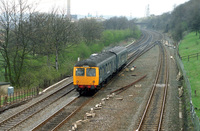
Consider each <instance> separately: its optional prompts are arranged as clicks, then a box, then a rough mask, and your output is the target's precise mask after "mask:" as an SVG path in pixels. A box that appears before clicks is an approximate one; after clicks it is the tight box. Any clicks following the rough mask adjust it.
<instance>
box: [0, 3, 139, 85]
mask: <svg viewBox="0 0 200 131" xmlns="http://www.w3.org/2000/svg"><path fill="white" fill-rule="evenodd" d="M0 12H1V14H0V54H1V55H0V57H1V63H2V64H1V65H0V66H1V69H0V72H3V74H0V75H3V76H4V81H6V82H11V84H12V85H14V86H16V87H20V86H25V85H26V86H30V85H31V84H33V81H32V80H31V79H33V78H34V77H36V75H35V74H36V73H35V74H33V73H31V71H34V70H42V69H43V68H45V69H44V70H53V71H54V74H59V73H61V72H62V71H63V70H67V69H63V68H65V66H64V65H62V63H64V62H65V63H69V59H70V58H71V57H68V56H67V55H66V54H67V53H68V55H69V53H70V52H72V51H71V49H74V47H75V48H76V47H78V46H82V45H81V43H85V45H87V46H94V45H95V44H100V43H104V42H108V36H109V35H108V34H109V33H111V31H112V30H127V31H126V32H129V33H128V34H127V35H126V37H134V36H135V38H138V37H139V34H138V33H136V31H138V29H137V27H136V26H135V24H134V21H129V20H128V19H127V18H126V17H113V18H110V19H108V20H106V21H104V22H98V21H97V20H95V19H86V18H84V19H81V20H79V21H76V22H71V20H70V19H68V18H67V16H66V14H65V11H62V10H59V9H53V10H52V11H51V12H50V13H40V12H36V11H35V7H34V6H32V5H30V4H28V1H27V0H18V1H17V2H15V0H13V1H11V0H0ZM109 31H110V32H109ZM105 32H107V33H105ZM111 35H113V34H112V33H111ZM119 36H120V35H119ZM112 38H114V36H113V37H112ZM124 38H125V37H124ZM109 42H112V41H109ZM109 42H108V43H109ZM94 43H95V44H94ZM85 45H84V46H85ZM85 52H87V50H85ZM73 55H74V56H75V55H76V54H73ZM60 68H62V70H61V69H60ZM59 71H60V72H59ZM39 73H41V72H39ZM43 73H44V74H40V76H41V78H42V76H43V75H45V73H47V71H46V72H45V71H44V72H43ZM51 75H52V74H51ZM37 76H39V75H37ZM44 79H48V78H44ZM27 83H29V84H28V85H27Z"/></svg>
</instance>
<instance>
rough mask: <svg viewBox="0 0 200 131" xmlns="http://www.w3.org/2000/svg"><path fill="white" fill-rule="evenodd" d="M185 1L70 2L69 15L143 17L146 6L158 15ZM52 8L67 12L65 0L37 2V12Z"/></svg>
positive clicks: (100, 0)
mask: <svg viewBox="0 0 200 131" xmlns="http://www.w3.org/2000/svg"><path fill="white" fill-rule="evenodd" d="M29 1H35V0H29ZM186 1H188V0H71V14H78V15H87V14H88V13H90V14H92V15H93V16H96V15H115V16H130V15H132V17H144V16H145V14H146V12H145V10H146V8H147V5H148V4H149V10H150V14H155V15H160V14H162V13H164V12H169V11H172V10H173V8H174V5H179V4H182V3H184V2H186ZM53 7H56V8H59V9H61V10H63V9H64V10H67V0H39V3H38V8H37V10H39V11H42V12H50V11H51V10H52V8H53Z"/></svg>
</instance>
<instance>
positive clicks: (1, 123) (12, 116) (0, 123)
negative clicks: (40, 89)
mask: <svg viewBox="0 0 200 131" xmlns="http://www.w3.org/2000/svg"><path fill="white" fill-rule="evenodd" d="M71 84H72V82H70V83H68V84H67V85H65V86H63V87H61V88H60V89H58V90H56V91H55V92H53V93H51V94H49V95H48V96H46V97H45V98H44V99H41V100H39V101H37V102H36V103H33V104H31V105H30V106H27V107H26V108H24V109H23V110H21V111H19V112H16V113H14V114H13V115H11V116H9V117H8V118H6V119H4V120H3V121H1V122H0V127H2V126H3V127H4V125H5V123H6V122H9V121H10V120H12V119H14V118H15V117H17V116H19V115H21V114H22V113H23V112H25V111H28V110H29V109H31V108H32V107H34V106H36V105H37V104H40V103H41V102H43V101H45V100H46V99H48V98H49V97H51V96H53V95H54V94H55V93H57V92H59V91H61V90H62V89H63V88H65V87H66V86H69V85H71ZM73 90H74V89H73ZM71 91H72V90H70V91H69V92H71ZM31 116H32V115H30V114H29V116H27V119H28V118H30V117H31ZM27 119H23V120H21V121H18V122H17V123H15V124H12V127H9V128H8V130H10V129H12V128H14V127H16V126H17V125H19V124H21V123H22V122H24V121H25V120H27Z"/></svg>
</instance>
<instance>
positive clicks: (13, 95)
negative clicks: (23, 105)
mask: <svg viewBox="0 0 200 131" xmlns="http://www.w3.org/2000/svg"><path fill="white" fill-rule="evenodd" d="M12 97H13V99H12V103H14V100H15V92H13V94H12Z"/></svg>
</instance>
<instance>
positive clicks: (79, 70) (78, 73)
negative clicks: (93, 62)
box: [76, 68, 85, 76]
mask: <svg viewBox="0 0 200 131" xmlns="http://www.w3.org/2000/svg"><path fill="white" fill-rule="evenodd" d="M84 75H85V69H84V68H76V76H84Z"/></svg>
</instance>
